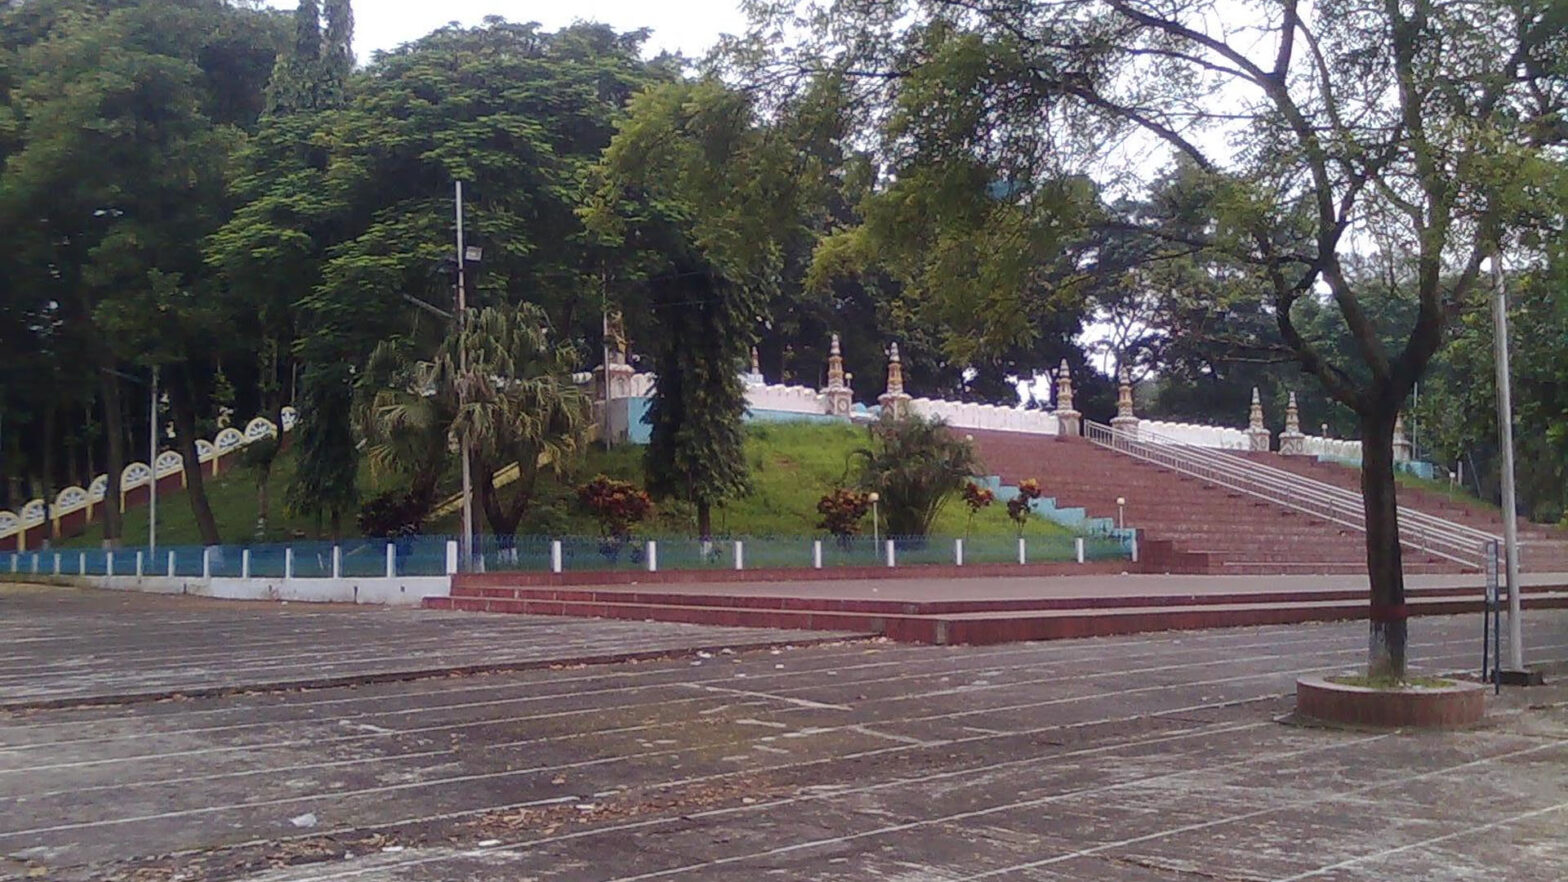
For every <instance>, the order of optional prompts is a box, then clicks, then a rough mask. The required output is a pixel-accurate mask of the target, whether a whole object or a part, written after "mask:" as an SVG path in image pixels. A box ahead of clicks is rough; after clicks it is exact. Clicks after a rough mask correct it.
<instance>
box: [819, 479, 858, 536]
mask: <svg viewBox="0 0 1568 882" xmlns="http://www.w3.org/2000/svg"><path fill="white" fill-rule="evenodd" d="M869 511H871V497H870V495H869V494H867V493H865V492H864V491H860V490H849V489H846V488H843V487H840V488H837V489H835V490H833V491H832V492H831V493H825V494H823V496H822V498H821V499H820V500H818V501H817V513H818V514H820V515H822V520H821V521H820V522H819V523H818V524H817V528H818V529H820V530H827V531H828V532H829V533H831V534H832V535H834V536H839V537H845V536H855V535H858V534H859V533H860V522H861V521H862V520H865V517H866V513H867V512H869Z"/></svg>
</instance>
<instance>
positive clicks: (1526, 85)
mask: <svg viewBox="0 0 1568 882" xmlns="http://www.w3.org/2000/svg"><path fill="white" fill-rule="evenodd" d="M798 5H799V4H782V5H780V6H767V7H762V8H760V13H759V17H760V18H761V21H760V22H759V25H760V26H759V28H758V29H757V34H758V37H759V38H760V37H761V36H762V35H764V34H767V33H778V32H787V29H786V30H785V31H781V30H779V27H780V26H781V25H784V24H787V20H788V19H789V16H791V15H792V14H793V13H794V12H796V11H797V10H796V9H795V8H794V7H796V6H798ZM806 5H807V6H809V7H810V10H811V11H810V13H809V14H807V15H806V16H805V19H804V20H806V21H810V22H814V23H816V27H814V28H811V29H809V33H807V34H805V35H803V36H802V37H801V38H800V39H798V40H796V41H794V42H792V43H791V44H788V45H785V46H783V47H781V48H778V49H777V50H776V51H774V52H773V53H771V59H772V61H771V63H772V64H774V65H775V66H776V67H781V68H786V69H799V68H801V67H805V68H806V69H814V68H819V67H821V66H823V65H824V64H828V63H831V64H842V65H845V66H847V67H848V68H849V69H853V70H855V71H857V72H859V73H861V74H863V75H864V77H863V79H864V80H865V81H866V82H868V83H870V84H871V85H870V86H869V87H868V88H869V89H870V91H872V92H873V94H874V97H880V98H881V99H882V102H881V105H880V106H883V107H888V106H898V104H899V102H900V100H901V99H902V97H903V96H904V95H906V94H908V93H909V92H910V91H911V90H912V88H916V87H917V86H918V84H922V83H924V82H925V80H926V78H925V77H923V76H922V74H921V71H923V70H926V69H929V68H931V67H932V66H933V65H943V66H948V67H951V64H950V63H948V62H949V60H950V59H954V54H953V51H956V52H958V55H957V56H956V60H957V61H960V62H962V61H964V60H966V59H967V60H968V63H969V68H970V69H972V70H973V71H975V73H974V75H972V76H971V77H969V78H968V79H967V80H966V81H964V82H965V83H966V87H965V88H963V89H944V88H942V87H941V82H942V78H941V77H936V78H933V79H934V80H935V87H934V88H932V89H931V90H930V91H928V92H926V93H924V97H925V98H926V99H927V101H928V102H929V109H928V110H924V111H922V113H921V118H923V119H932V120H936V121H938V122H939V123H940V122H941V121H944V120H947V119H954V120H956V121H957V122H958V123H959V124H958V125H957V126H955V127H954V132H953V133H952V134H951V135H948V134H942V135H941V137H942V139H943V140H944V141H952V142H956V143H957V145H958V147H959V148H960V149H959V152H960V154H963V153H968V154H973V155H976V156H979V157H984V158H988V159H989V160H990V162H991V163H992V164H993V165H995V166H1000V167H1002V168H1007V167H1009V166H1014V165H1016V166H1020V167H1025V168H1028V167H1038V162H1037V161H1032V159H1033V158H1035V157H1040V156H1048V157H1050V158H1051V159H1050V162H1051V164H1052V165H1054V166H1055V174H1054V175H1053V177H1055V178H1057V179H1062V180H1066V179H1068V178H1069V177H1070V176H1071V175H1074V174H1079V173H1081V174H1091V175H1092V174H1095V173H1104V171H1105V169H1106V168H1107V167H1108V164H1113V163H1118V162H1119V161H1120V160H1122V159H1124V158H1125V157H1126V156H1127V155H1128V154H1127V153H1125V152H1124V151H1125V150H1127V149H1128V147H1129V146H1130V144H1132V143H1140V144H1144V145H1148V144H1157V145H1159V147H1160V148H1161V149H1162V150H1163V151H1164V152H1165V153H1166V155H1180V156H1183V157H1185V158H1186V159H1187V160H1189V161H1191V162H1192V163H1193V164H1194V165H1195V166H1196V167H1197V168H1198V169H1199V170H1200V171H1201V173H1202V174H1203V175H1204V176H1205V177H1206V178H1207V179H1208V180H1209V181H1210V182H1211V184H1212V190H1213V192H1214V194H1215V195H1214V201H1213V205H1214V207H1215V209H1216V212H1217V216H1218V217H1219V218H1220V223H1219V224H1217V225H1216V226H1215V227H1214V228H1213V229H1211V230H1208V231H1205V233H1204V235H1203V236H1201V237H1199V238H1198V239H1197V240H1195V241H1187V242H1182V243H1178V245H1179V247H1180V248H1183V249H1191V248H1193V247H1197V248H1201V249H1204V250H1210V251H1214V252H1217V253H1220V254H1223V255H1225V256H1226V257H1227V258H1229V259H1232V260H1236V261H1239V262H1242V263H1245V264H1247V265H1249V266H1252V267H1255V268H1256V269H1257V271H1258V272H1260V273H1261V275H1262V276H1263V277H1264V278H1265V279H1267V281H1268V288H1267V290H1268V293H1269V297H1270V300H1271V308H1272V310H1273V313H1274V317H1275V322H1276V325H1277V331H1278V333H1279V337H1280V339H1281V340H1282V341H1283V343H1284V344H1285V345H1286V346H1288V347H1289V348H1290V349H1291V351H1292V352H1293V354H1294V355H1295V358H1296V361H1297V363H1298V364H1299V365H1300V366H1301V368H1302V369H1303V370H1305V371H1306V372H1308V373H1309V374H1311V375H1312V376H1314V377H1315V378H1316V379H1317V380H1318V382H1319V383H1321V384H1322V386H1323V388H1324V389H1325V391H1326V392H1327V393H1328V394H1329V395H1330V396H1332V397H1333V398H1334V399H1335V400H1337V401H1339V402H1341V403H1342V404H1343V405H1344V406H1346V407H1348V408H1349V409H1351V410H1352V411H1354V412H1355V413H1356V415H1357V418H1358V420H1359V422H1360V427H1361V433H1360V434H1361V437H1362V442H1363V468H1362V495H1363V499H1364V512H1365V524H1366V551H1367V569H1368V573H1369V576H1370V582H1371V589H1372V591H1371V616H1370V618H1371V641H1370V652H1369V658H1368V664H1369V668H1370V672H1371V673H1372V674H1374V675H1386V676H1393V677H1402V676H1403V675H1404V671H1405V644H1406V622H1405V615H1406V613H1405V606H1404V600H1405V590H1404V576H1403V567H1402V562H1401V561H1402V559H1401V551H1400V541H1399V518H1398V509H1397V502H1396V493H1395V483H1394V468H1393V452H1392V450H1393V431H1394V423H1395V419H1396V416H1397V414H1398V412H1399V409H1400V407H1401V405H1402V403H1403V402H1404V400H1405V399H1406V397H1407V396H1408V395H1409V394H1410V392H1411V390H1412V388H1413V386H1414V384H1415V382H1416V381H1417V380H1418V379H1419V378H1420V377H1421V375H1422V373H1423V371H1424V370H1425V368H1426V366H1427V364H1428V363H1429V362H1430V360H1431V358H1432V356H1433V354H1434V353H1435V352H1436V351H1437V349H1438V347H1439V345H1440V343H1441V342H1442V339H1443V327H1444V324H1445V320H1446V316H1447V315H1448V313H1449V311H1450V306H1451V305H1452V304H1453V303H1455V302H1458V301H1462V300H1463V298H1464V297H1465V295H1466V293H1467V292H1468V291H1470V290H1471V289H1472V288H1474V286H1475V285H1476V280H1477V277H1478V274H1479V272H1480V268H1481V265H1482V262H1483V260H1484V259H1485V258H1486V256H1487V255H1488V254H1490V253H1492V252H1493V251H1495V250H1497V249H1498V248H1499V247H1501V246H1502V244H1503V243H1504V242H1505V240H1506V239H1507V237H1508V234H1509V233H1510V231H1511V230H1512V229H1514V228H1516V227H1517V226H1518V225H1519V224H1520V223H1521V221H1530V220H1533V219H1537V218H1545V217H1556V216H1557V215H1558V214H1559V211H1558V210H1557V208H1556V207H1555V206H1553V205H1552V204H1551V200H1550V198H1549V197H1550V194H1551V193H1552V192H1553V190H1552V188H1551V186H1549V185H1548V184H1547V183H1546V182H1547V181H1548V180H1549V179H1550V178H1552V177H1553V176H1555V175H1556V174H1557V172H1558V171H1559V166H1557V164H1556V163H1553V162H1551V161H1550V160H1549V158H1548V155H1547V151H1548V150H1550V149H1551V147H1552V146H1553V145H1555V144H1556V143H1558V142H1559V141H1560V140H1561V138H1562V137H1563V131H1562V127H1561V125H1560V122H1559V120H1560V113H1561V111H1562V109H1563V107H1562V105H1563V102H1564V99H1565V90H1564V89H1563V88H1562V82H1563V78H1562V74H1563V65H1564V61H1563V59H1564V57H1565V56H1564V52H1563V49H1564V45H1565V40H1564V32H1563V29H1564V25H1565V18H1564V16H1563V15H1562V13H1561V8H1560V4H1555V3H1550V2H1535V0H1525V2H1519V0H1490V2H1483V3H1478V4H1427V3H1418V4H1414V5H1410V4H1399V3H1386V4H1378V5H1375V6H1371V7H1368V6H1364V5H1360V4H1353V3H1342V2H1338V0H1329V2H1323V3H1316V4H1312V5H1311V6H1303V5H1302V4H1300V3H1297V2H1295V0H1280V2H1269V3H1265V4H1261V5H1255V6H1253V7H1249V11H1250V12H1251V15H1250V17H1249V19H1248V21H1247V24H1246V26H1245V27H1237V26H1234V25H1233V24H1232V22H1233V21H1234V19H1235V15H1236V11H1235V10H1232V9H1227V8H1222V7H1220V6H1219V5H1218V4H1217V3H1214V2H1211V0H1173V2H1159V3H1155V2H1143V0H1082V2H1071V3H1045V2H1040V3H1034V2H1016V0H994V2H993V0H979V2H974V0H962V2H959V0H953V2H940V0H938V2H904V3H887V2H875V0H836V2H823V3H811V4H806ZM759 42H760V40H759ZM933 46H936V47H938V49H941V50H942V51H936V50H934V49H933ZM947 47H956V49H955V50H953V51H948V49H947ZM939 69H940V68H939ZM975 118H980V119H983V120H984V122H985V125H984V126H979V127H977V126H974V125H970V124H969V123H970V122H971V121H972V120H974V119H975ZM938 131H939V132H940V127H939V129H938ZM969 132H982V133H983V135H984V136H983V137H980V138H972V137H969V136H968V133H969ZM879 134H882V135H887V134H888V130H887V129H886V128H881V129H879ZM892 134H897V130H896V129H895V130H893V132H892ZM1129 139H1134V140H1133V141H1130V140H1129ZM882 143H883V144H884V145H885V146H884V149H885V150H886V151H887V152H888V153H889V154H893V155H897V153H898V151H899V150H900V149H902V146H903V143H904V142H903V141H902V140H900V139H899V138H896V137H883V138H882ZM1235 143H1241V144H1242V145H1243V146H1242V149H1235V148H1233V147H1232V146H1231V145H1232V144H1235ZM1120 167H1125V163H1122V164H1121V166H1120ZM1128 171H1129V173H1130V174H1132V175H1134V176H1135V175H1136V174H1137V171H1136V170H1135V169H1129V170H1128ZM1369 251H1379V252H1383V253H1391V254H1394V255H1397V261H1396V262H1398V263H1400V264H1405V265H1408V266H1410V267H1412V268H1413V270H1414V271H1413V272H1412V273H1410V274H1409V275H1407V276H1401V277H1398V278H1396V279H1395V284H1399V285H1401V286H1403V287H1405V288H1406V289H1407V293H1406V295H1405V296H1407V297H1408V299H1409V300H1410V301H1411V302H1413V303H1415V304H1416V305H1417V308H1416V313H1415V318H1414V321H1413V322H1412V323H1411V324H1410V325H1408V326H1406V327H1403V328H1400V329H1399V331H1398V333H1397V335H1396V336H1397V337H1398V339H1399V344H1398V345H1396V346H1394V347H1389V346H1387V345H1385V344H1384V343H1383V342H1382V339H1381V338H1380V335H1379V333H1378V327H1377V322H1376V320H1375V318H1374V317H1373V316H1372V314H1371V313H1370V312H1369V310H1368V309H1367V306H1366V301H1367V296H1368V293H1369V291H1368V289H1367V287H1366V286H1365V285H1364V284H1358V283H1357V282H1356V281H1355V280H1354V278H1353V275H1352V273H1351V272H1350V264H1352V263H1353V262H1354V261H1355V259H1356V257H1357V256H1358V255H1362V254H1365V253H1367V252H1369ZM1320 290H1322V291H1326V292H1327V294H1328V296H1329V298H1330V299H1331V301H1332V303H1333V304H1334V306H1335V308H1336V310H1337V311H1338V313H1339V320H1340V321H1341V322H1343V326H1344V328H1345V330H1346V332H1347V333H1348V335H1349V336H1350V338H1351V339H1352V340H1354V341H1355V347H1354V355H1353V360H1352V361H1350V362H1348V363H1347V362H1342V361H1336V360H1334V359H1333V358H1331V357H1330V356H1329V355H1328V354H1327V353H1325V352H1324V351H1323V350H1322V349H1321V348H1320V347H1318V346H1317V345H1314V343H1313V341H1312V340H1311V339H1309V338H1308V337H1307V335H1306V334H1305V333H1304V332H1303V330H1302V328H1301V327H1300V326H1299V325H1298V314H1297V308H1298V305H1299V304H1301V303H1303V302H1304V301H1306V300H1309V299H1311V298H1312V297H1314V296H1315V295H1316V292H1318V291H1320ZM978 313H979V315H980V316H981V317H982V318H985V317H991V318H992V319H993V320H992V321H990V322H986V323H985V324H984V325H982V326H981V327H980V328H978V329H977V331H978V332H980V333H983V334H991V335H1001V336H1002V337H1004V338H1005V337H1007V336H1010V335H1012V334H1014V333H1016V330H1015V327H1014V326H1015V325H1016V318H1015V317H1012V316H990V314H989V313H988V311H987V310H985V309H984V308H981V309H980V310H978Z"/></svg>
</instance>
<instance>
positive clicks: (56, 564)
mask: <svg viewBox="0 0 1568 882" xmlns="http://www.w3.org/2000/svg"><path fill="white" fill-rule="evenodd" d="M33 572H35V573H36V572H38V554H37V552H34V553H33ZM54 574H55V575H56V576H58V575H60V552H58V551H56V552H55V553H54Z"/></svg>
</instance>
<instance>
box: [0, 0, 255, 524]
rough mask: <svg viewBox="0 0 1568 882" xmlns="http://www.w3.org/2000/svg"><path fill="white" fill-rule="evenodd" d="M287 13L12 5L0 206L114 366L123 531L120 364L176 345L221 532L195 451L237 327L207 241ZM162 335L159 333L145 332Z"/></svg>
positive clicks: (138, 363) (113, 519)
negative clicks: (216, 285)
mask: <svg viewBox="0 0 1568 882" xmlns="http://www.w3.org/2000/svg"><path fill="white" fill-rule="evenodd" d="M275 24H276V18H275V17H274V16H273V15H272V14H271V13H266V12H261V11H258V10H255V9H250V8H241V7H234V6H230V5H229V4H227V3H223V2H219V0H186V2H180V3H146V4H117V3H104V4H93V3H63V2H62V3H49V2H45V3H39V4H22V5H20V6H12V7H9V8H8V9H7V11H6V21H5V29H4V30H5V33H6V35H7V39H8V40H11V41H14V42H10V43H8V46H7V51H8V56H9V63H8V65H7V67H8V70H9V71H10V74H11V75H12V76H14V77H15V80H14V88H12V89H11V90H10V91H9V92H8V95H7V97H8V99H9V101H8V107H7V110H8V120H9V122H10V125H9V126H8V130H9V131H10V132H11V133H12V134H13V137H14V138H15V143H14V145H13V149H12V150H11V151H10V152H9V155H8V156H7V161H6V166H5V169H4V172H3V174H0V216H3V217H4V222H5V224H6V227H7V229H10V230H15V231H17V235H18V238H19V239H20V240H22V241H23V242H25V243H27V246H28V247H27V248H26V249H25V252H24V253H25V254H26V257H25V259H26V260H28V261H29V262H34V274H35V275H39V274H40V273H38V272H37V269H38V267H39V266H42V267H47V272H46V273H42V275H47V276H48V277H49V278H50V280H51V282H50V284H49V287H50V288H53V289H55V290H54V292H53V293H52V294H51V299H52V300H53V302H55V303H57V304H58V305H59V309H58V310H56V311H55V315H54V316H53V321H54V323H56V325H57V327H58V329H59V330H60V331H61V333H62V334H63V335H66V336H70V337H74V338H76V339H79V340H82V341H86V342H88V343H90V344H91V345H88V346H84V347H83V354H84V355H85V356H86V358H85V359H84V360H83V362H80V363H78V364H77V365H75V366H74V370H75V371H77V372H80V371H83V370H90V371H93V372H94V373H95V374H96V376H97V377H98V380H97V382H98V385H99V395H98V400H99V402H100V404H101V405H102V413H103V422H102V425H103V427H104V432H103V441H104V447H105V453H106V456H105V462H104V465H105V466H106V471H107V473H108V476H109V488H108V492H107V496H108V498H109V499H110V500H111V503H110V504H108V505H105V506H103V511H104V517H105V522H104V535H105V538H106V539H107V540H108V541H110V542H116V541H118V537H119V533H120V524H119V520H118V514H119V512H118V506H117V505H116V504H114V501H117V500H118V498H119V484H118V482H119V477H120V472H121V470H122V469H123V467H124V463H125V459H126V449H125V444H126V440H127V432H126V426H125V422H124V414H123V411H124V403H123V402H122V400H121V395H122V392H121V388H120V386H121V384H120V379H119V377H120V374H121V373H122V371H121V369H122V368H125V367H141V368H145V367H147V366H149V365H150V364H151V363H156V361H157V360H160V359H161V360H165V361H166V362H167V363H168V364H169V366H170V370H169V372H168V376H169V379H170V382H171V387H170V391H171V398H172V401H173V403H174V411H175V413H174V415H175V423H176V426H177V429H178V432H179V442H180V445H181V447H182V448H183V449H184V450H185V452H186V454H187V471H188V472H189V477H188V482H189V486H190V488H191V494H190V499H191V504H192V506H193V509H194V510H195V513H196V516H197V523H198V525H199V527H200V528H201V531H202V535H203V539H204V540H205V541H209V542H216V541H218V536H217V531H216V525H215V524H214V522H213V520H212V518H211V513H210V511H209V510H208V509H207V507H206V500H205V495H204V493H203V492H202V486H201V480H200V474H199V466H198V465H197V464H196V457H195V453H194V443H195V438H194V435H193V433H194V432H195V426H196V423H197V410H198V409H199V408H200V407H201V400H200V399H201V397H202V395H203V389H204V386H205V383H206V382H207V377H209V376H210V375H211V373H212V367H213V365H214V364H215V363H216V360H217V358H218V357H219V352H218V350H219V348H221V345H222V338H221V337H214V336H213V335H212V334H211V333H209V330H208V328H206V327H205V326H204V325H203V318H202V316H203V315H204V314H205V310H204V309H196V310H187V309H185V308H184V306H185V305H186V304H188V303H189V302H190V301H191V300H193V299H195V300H199V301H201V302H203V303H205V302H207V301H209V300H210V299H211V298H213V297H215V296H218V295H219V293H220V292H217V291H215V290H214V289H213V288H212V287H211V285H210V278H209V277H208V274H207V273H206V272H205V270H204V267H203V265H202V262H201V260H200V257H199V243H200V241H201V240H202V238H203V237H204V236H205V235H206V234H207V233H208V232H210V231H211V230H212V229H214V228H215V227H216V226H217V224H218V223H220V222H221V220H222V218H223V216H224V214H225V212H226V211H227V199H226V194H227V184H228V181H229V178H230V172H231V163H230V159H231V157H232V155H233V152H234V150H235V148H236V145H237V144H238V143H239V142H240V141H241V140H242V138H243V134H244V132H245V130H246V129H247V128H249V127H250V126H252V125H253V124H254V122H255V119H256V114H257V112H258V111H259V110H260V106H261V92H262V85H263V83H264V82H265V78H266V75H267V71H268V70H269V69H270V68H271V66H272V61H273V56H274V55H275V53H276V51H277V45H278V42H279V38H280V36H281V35H280V33H279V31H278V29H277V28H276V27H275ZM148 339H156V341H157V344H158V345H156V346H154V347H151V348H149V347H147V346H142V345H139V344H140V342H141V341H144V340H148Z"/></svg>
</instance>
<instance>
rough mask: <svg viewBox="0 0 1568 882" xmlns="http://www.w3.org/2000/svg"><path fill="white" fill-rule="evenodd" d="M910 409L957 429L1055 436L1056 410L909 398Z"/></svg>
mask: <svg viewBox="0 0 1568 882" xmlns="http://www.w3.org/2000/svg"><path fill="white" fill-rule="evenodd" d="M909 409H910V411H911V412H913V413H916V414H919V415H920V416H923V417H927V418H932V417H938V418H941V419H943V420H946V421H947V424H948V425H949V426H952V427H954V428H956V429H982V430H987V429H989V430H994V431H999V432H1028V433H1030V434H1035V435H1055V434H1057V419H1056V413H1055V411H1048V410H1025V409H1023V408H1021V407H1005V406H1003V405H1000V404H976V403H973V402H968V401H942V400H939V399H933V398H913V399H910V402H909Z"/></svg>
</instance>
